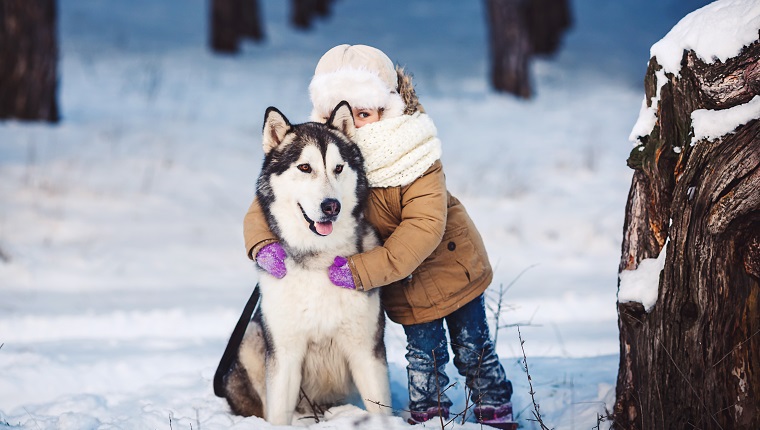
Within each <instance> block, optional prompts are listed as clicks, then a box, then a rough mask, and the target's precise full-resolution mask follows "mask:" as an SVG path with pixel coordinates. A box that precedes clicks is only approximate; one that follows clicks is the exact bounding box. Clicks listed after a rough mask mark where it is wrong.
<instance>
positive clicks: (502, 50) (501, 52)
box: [486, 0, 532, 99]
mask: <svg viewBox="0 0 760 430" xmlns="http://www.w3.org/2000/svg"><path fill="white" fill-rule="evenodd" d="M486 4H487V14H488V30H489V43H490V45H489V46H490V51H491V85H492V86H493V88H494V89H495V90H497V91H503V92H508V93H511V94H514V95H516V96H518V97H522V98H526V99H527V98H530V97H531V94H532V90H531V84H530V75H529V72H528V63H529V61H530V54H531V42H530V33H529V30H528V25H527V9H526V7H527V6H526V5H527V2H526V1H525V0H487V2H486Z"/></svg>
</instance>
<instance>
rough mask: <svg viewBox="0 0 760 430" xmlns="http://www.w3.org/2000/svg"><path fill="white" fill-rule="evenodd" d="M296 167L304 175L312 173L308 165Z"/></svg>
mask: <svg viewBox="0 0 760 430" xmlns="http://www.w3.org/2000/svg"><path fill="white" fill-rule="evenodd" d="M296 167H297V168H298V170H300V171H302V172H304V173H311V166H310V165H309V164H308V163H303V164H299V165H298V166H296Z"/></svg>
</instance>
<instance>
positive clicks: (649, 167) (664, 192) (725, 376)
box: [614, 41, 760, 430]
mask: <svg viewBox="0 0 760 430" xmlns="http://www.w3.org/2000/svg"><path fill="white" fill-rule="evenodd" d="M681 64H683V68H682V69H681V73H680V74H681V76H680V77H674V76H672V75H670V74H668V75H667V78H668V82H667V83H666V84H665V85H664V86H663V87H662V89H661V93H660V103H659V106H658V110H657V117H658V118H657V123H656V125H655V127H654V129H653V131H652V132H651V134H650V135H649V136H646V137H644V138H642V139H641V140H642V142H643V143H642V144H641V145H639V146H638V147H636V148H634V150H633V151H632V153H631V157H630V158H629V160H628V164H629V166H631V167H632V168H633V169H635V172H634V175H633V180H632V183H631V189H630V192H629V196H628V204H627V206H626V219H625V227H624V238H623V246H622V256H621V261H620V270H621V271H623V270H633V269H636V268H637V267H638V265H639V263H640V262H641V261H642V260H643V259H644V258H655V257H657V256H658V254H659V253H660V250H661V249H662V248H663V247H664V246H667V250H666V254H667V257H666V260H665V267H664V269H663V270H662V272H661V274H660V281H659V290H658V298H657V302H656V304H655V305H654V308H652V309H651V311H650V312H648V313H647V312H646V311H645V310H644V308H643V306H642V305H641V304H639V303H632V302H631V303H618V315H619V319H618V325H619V328H620V367H619V370H618V380H617V388H616V394H617V399H616V403H615V409H614V427H615V428H618V429H642V430H643V429H692V428H697V429H700V428H701V429H758V428H760V402H759V401H758V399H760V120H757V119H755V120H752V121H750V122H748V123H747V124H745V125H742V126H739V127H738V128H737V129H736V130H735V132H734V133H732V134H728V135H725V136H722V137H721V138H719V139H717V140H713V141H710V140H708V139H703V140H701V141H698V142H696V144H694V145H693V146H692V145H691V144H690V141H691V135H690V133H691V124H692V122H691V113H692V112H693V111H695V110H697V109H711V110H722V109H727V108H731V107H733V106H737V105H741V104H745V103H747V102H749V101H750V100H751V99H752V98H753V97H754V96H755V95H757V94H758V93H759V92H760V91H759V90H760V41H758V42H755V43H754V44H753V45H751V46H749V47H747V48H745V49H744V50H743V51H742V53H741V54H740V55H739V56H738V57H736V58H733V59H730V60H727V61H726V62H725V63H721V62H715V63H713V64H705V63H704V62H703V61H701V60H700V59H699V58H698V57H697V56H696V54H694V52H685V53H684V58H683V61H682V63H681ZM658 69H660V66H659V65H658V64H657V62H656V60H655V59H652V61H650V64H649V67H648V70H647V74H646V78H645V88H646V93H647V99H648V100H651V98H652V96H653V95H654V94H655V92H656V88H655V86H656V81H657V78H656V77H655V71H656V70H658Z"/></svg>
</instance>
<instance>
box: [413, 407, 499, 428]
mask: <svg viewBox="0 0 760 430" xmlns="http://www.w3.org/2000/svg"><path fill="white" fill-rule="evenodd" d="M510 411H511V409H510ZM438 417H443V419H445V420H447V419H449V408H447V407H446V406H433V407H430V408H428V409H427V410H426V411H412V417H411V418H409V424H412V425H414V424H419V423H424V422H425V421H428V420H432V419H434V418H438Z"/></svg>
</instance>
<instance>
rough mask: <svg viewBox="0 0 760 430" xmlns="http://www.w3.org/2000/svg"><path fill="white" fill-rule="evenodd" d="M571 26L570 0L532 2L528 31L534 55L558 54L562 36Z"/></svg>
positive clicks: (535, 0) (529, 11)
mask: <svg viewBox="0 0 760 430" xmlns="http://www.w3.org/2000/svg"><path fill="white" fill-rule="evenodd" d="M571 24H572V16H571V13H570V5H569V4H568V0H531V1H530V3H529V7H528V29H529V32H530V41H531V48H532V50H533V53H535V54H544V55H550V54H554V53H555V52H557V50H558V49H559V43H560V41H561V39H562V35H563V34H564V33H565V31H567V29H569V28H570V26H571Z"/></svg>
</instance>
